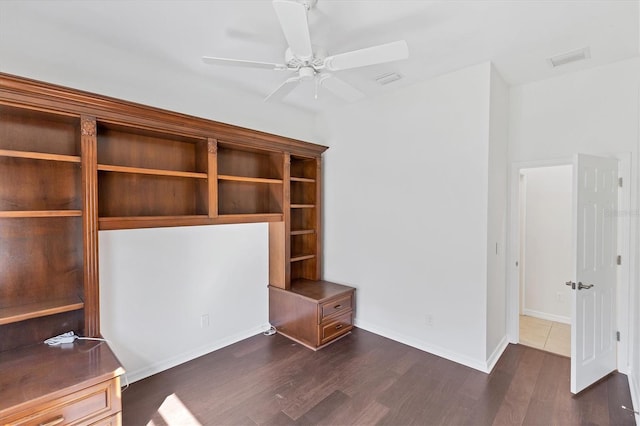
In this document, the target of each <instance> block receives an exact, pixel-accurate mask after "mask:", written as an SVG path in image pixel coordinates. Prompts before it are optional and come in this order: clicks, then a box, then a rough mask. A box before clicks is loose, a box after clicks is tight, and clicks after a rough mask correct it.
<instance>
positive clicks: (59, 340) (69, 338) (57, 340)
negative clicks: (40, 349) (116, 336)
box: [44, 331, 107, 346]
mask: <svg viewBox="0 0 640 426" xmlns="http://www.w3.org/2000/svg"><path fill="white" fill-rule="evenodd" d="M75 340H99V341H101V342H106V341H107V340H106V339H99V338H97V337H83V336H78V335H76V334H75V333H74V332H73V331H69V332H66V333H63V334H60V335H58V336H55V337H50V338H48V339H47V340H45V341H44V343H46V344H47V345H49V346H58V345H62V344H63V343H73V342H74V341H75Z"/></svg>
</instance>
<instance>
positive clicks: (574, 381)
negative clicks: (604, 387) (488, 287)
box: [571, 154, 618, 393]
mask: <svg viewBox="0 0 640 426" xmlns="http://www.w3.org/2000/svg"><path fill="white" fill-rule="evenodd" d="M574 173H575V175H574V185H575V191H574V211H575V218H576V223H575V250H574V256H575V276H574V279H575V282H576V285H575V289H573V290H572V305H573V306H572V307H573V309H572V327H571V392H572V393H578V392H580V391H581V390H583V389H584V388H586V387H588V386H590V385H591V384H593V383H595V382H596V381H598V380H599V379H601V378H602V377H604V376H606V375H607V374H609V373H610V372H612V371H614V370H615V369H616V344H615V339H614V336H615V323H614V318H615V298H614V294H615V293H614V291H615V288H616V280H617V271H616V262H615V259H616V251H617V241H616V237H617V229H616V215H615V212H616V211H617V205H618V161H617V160H616V159H609V158H600V157H593V156H588V155H582V154H579V155H578V156H577V158H576V160H575V164H574ZM581 285H582V286H586V287H584V288H580V287H582V286H581Z"/></svg>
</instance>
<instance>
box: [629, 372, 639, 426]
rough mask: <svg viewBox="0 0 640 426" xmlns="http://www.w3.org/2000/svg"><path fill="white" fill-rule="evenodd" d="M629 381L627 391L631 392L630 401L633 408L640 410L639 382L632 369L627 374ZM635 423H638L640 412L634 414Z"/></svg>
mask: <svg viewBox="0 0 640 426" xmlns="http://www.w3.org/2000/svg"><path fill="white" fill-rule="evenodd" d="M630 370H631V369H630ZM627 380H628V381H629V392H630V393H631V402H632V403H633V409H634V410H635V411H640V383H638V381H637V380H636V379H635V375H634V372H633V370H631V371H629V374H628V375H627ZM635 416H636V424H637V425H640V414H636V415H635Z"/></svg>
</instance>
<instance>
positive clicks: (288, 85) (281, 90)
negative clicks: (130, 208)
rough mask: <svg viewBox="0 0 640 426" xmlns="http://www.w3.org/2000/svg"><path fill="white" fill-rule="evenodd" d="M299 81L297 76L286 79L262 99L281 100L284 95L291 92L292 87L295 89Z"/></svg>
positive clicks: (266, 100) (267, 100) (268, 100)
mask: <svg viewBox="0 0 640 426" xmlns="http://www.w3.org/2000/svg"><path fill="white" fill-rule="evenodd" d="M299 81H300V77H299V76H295V77H291V78H288V79H286V80H285V81H284V82H283V83H282V84H281V85H280V86H279V87H278V88H277V89H276V90H274V91H273V92H272V93H271V94H270V95H269V96H267V97H266V98H265V99H264V101H265V102H270V101H281V100H282V99H284V97H285V96H287V95H288V94H289V93H291V91H292V90H293V89H295V87H296V86H297V85H298V82H299Z"/></svg>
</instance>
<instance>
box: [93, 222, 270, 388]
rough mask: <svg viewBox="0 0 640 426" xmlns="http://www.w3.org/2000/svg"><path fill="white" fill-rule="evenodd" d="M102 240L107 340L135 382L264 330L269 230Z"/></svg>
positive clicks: (106, 234)
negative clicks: (205, 321)
mask: <svg viewBox="0 0 640 426" xmlns="http://www.w3.org/2000/svg"><path fill="white" fill-rule="evenodd" d="M99 238H100V247H99V249H100V297H101V304H100V305H101V306H100V307H101V315H100V316H101V329H102V334H103V335H104V336H105V338H107V339H108V340H109V341H110V342H111V346H112V348H113V350H114V352H115V353H116V355H117V356H118V358H119V359H120V361H121V362H122V363H123V364H124V367H125V369H126V370H127V373H128V378H129V380H130V381H135V380H138V379H141V378H144V377H147V376H149V375H151V374H154V373H157V372H159V371H162V370H164V369H166V368H169V367H172V366H174V365H177V364H180V363H182V362H185V361H188V360H189V359H192V358H195V357H197V356H200V355H204V354H206V353H208V352H211V351H212V350H215V349H218V348H220V347H223V346H226V345H228V344H231V343H234V342H235V341H238V340H241V339H244V338H247V337H249V336H251V335H254V334H257V333H259V332H260V331H261V330H263V329H266V327H267V324H268V321H269V320H268V312H267V311H268V295H267V284H268V226H267V225H266V224H263V223H261V224H244V225H216V226H198V227H184V228H180V227H178V228H160V229H136V230H121V231H101V232H100V235H99ZM202 315H208V316H209V326H208V327H204V328H203V327H201V316H202Z"/></svg>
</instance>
